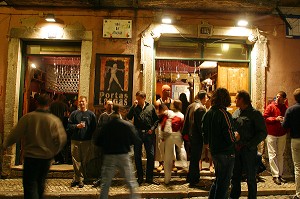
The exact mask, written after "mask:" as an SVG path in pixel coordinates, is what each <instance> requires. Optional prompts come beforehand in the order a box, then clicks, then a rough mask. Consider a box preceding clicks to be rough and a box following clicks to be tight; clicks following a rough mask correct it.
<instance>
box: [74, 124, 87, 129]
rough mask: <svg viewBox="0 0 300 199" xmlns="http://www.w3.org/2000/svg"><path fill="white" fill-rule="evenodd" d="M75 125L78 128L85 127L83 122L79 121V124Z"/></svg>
mask: <svg viewBox="0 0 300 199" xmlns="http://www.w3.org/2000/svg"><path fill="white" fill-rule="evenodd" d="M76 127H77V128H78V129H82V128H84V127H85V125H84V124H83V123H79V124H77V125H76Z"/></svg>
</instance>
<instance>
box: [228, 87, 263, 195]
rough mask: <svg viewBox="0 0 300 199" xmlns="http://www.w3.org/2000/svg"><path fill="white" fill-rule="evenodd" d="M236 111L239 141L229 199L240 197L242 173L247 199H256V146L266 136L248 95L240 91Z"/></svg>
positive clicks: (258, 115)
mask: <svg viewBox="0 0 300 199" xmlns="http://www.w3.org/2000/svg"><path fill="white" fill-rule="evenodd" d="M235 103H236V107H238V109H237V110H236V111H235V112H234V113H233V115H232V117H233V121H234V125H235V128H236V129H237V131H238V132H239V134H240V140H239V141H238V142H237V143H236V144H235V162H234V169H233V176H232V179H231V185H232V186H231V192H230V198H231V199H238V198H239V197H240V196H241V180H242V174H243V171H244V172H245V174H246V176H247V185H248V199H256V195H257V183H256V174H257V161H256V160H257V145H258V144H259V143H260V142H261V141H263V140H264V139H265V138H266V136H267V128H266V124H265V121H264V118H263V116H262V114H261V112H259V111H258V110H256V109H255V108H253V107H252V104H251V99H250V94H249V93H248V92H247V91H244V90H240V91H238V92H237V94H236V98H235Z"/></svg>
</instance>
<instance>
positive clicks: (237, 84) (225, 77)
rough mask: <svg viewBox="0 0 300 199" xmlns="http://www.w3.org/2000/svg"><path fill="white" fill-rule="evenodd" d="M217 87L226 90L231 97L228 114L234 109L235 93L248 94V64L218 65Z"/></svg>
mask: <svg viewBox="0 0 300 199" xmlns="http://www.w3.org/2000/svg"><path fill="white" fill-rule="evenodd" d="M217 87H223V88H226V89H227V90H228V91H229V93H230V96H231V107H229V109H228V111H229V112H231V113H232V112H234V110H235V109H236V106H235V103H234V100H235V96H236V93H237V91H239V90H246V91H248V92H249V90H250V89H249V64H248V63H218V80H217Z"/></svg>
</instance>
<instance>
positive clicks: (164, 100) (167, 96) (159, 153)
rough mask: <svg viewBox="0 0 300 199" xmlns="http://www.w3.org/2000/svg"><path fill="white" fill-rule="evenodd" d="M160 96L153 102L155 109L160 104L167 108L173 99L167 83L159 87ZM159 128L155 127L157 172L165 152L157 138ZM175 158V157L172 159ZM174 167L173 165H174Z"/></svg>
mask: <svg viewBox="0 0 300 199" xmlns="http://www.w3.org/2000/svg"><path fill="white" fill-rule="evenodd" d="M161 91H162V97H161V98H159V99H157V100H156V102H155V108H156V111H157V110H158V107H159V106H160V105H161V104H164V105H166V107H167V108H168V109H170V107H171V104H172V103H173V101H174V100H173V99H172V98H171V87H170V86H169V85H167V84H164V85H163V86H162V87H161ZM158 130H159V129H158V128H157V129H156V142H155V146H156V147H155V148H156V151H155V152H156V154H155V155H156V160H158V162H159V165H158V167H157V168H156V170H157V171H158V172H161V171H162V170H163V169H164V154H165V142H164V141H162V140H161V139H159V131H158ZM174 160H175V159H174ZM174 167H175V166H174Z"/></svg>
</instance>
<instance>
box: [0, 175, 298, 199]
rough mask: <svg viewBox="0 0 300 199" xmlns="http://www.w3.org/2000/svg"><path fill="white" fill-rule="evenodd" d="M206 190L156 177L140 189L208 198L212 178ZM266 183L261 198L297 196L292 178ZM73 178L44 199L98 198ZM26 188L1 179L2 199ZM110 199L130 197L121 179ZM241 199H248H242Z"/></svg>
mask: <svg viewBox="0 0 300 199" xmlns="http://www.w3.org/2000/svg"><path fill="white" fill-rule="evenodd" d="M201 179H202V180H203V181H204V182H205V184H206V187H205V188H204V189H196V188H189V187H188V184H187V183H186V182H185V178H183V177H173V178H172V181H171V182H170V184H169V185H168V186H166V185H164V184H163V178H156V180H157V181H159V182H160V183H161V185H152V184H151V185H150V184H146V183H145V184H142V186H140V187H139V188H138V191H139V192H140V193H141V195H142V197H143V198H147V199H150V198H153V199H154V198H172V199H177V198H178V199H188V198H192V199H204V198H207V196H208V191H209V188H210V185H211V183H212V180H213V177H211V176H205V177H203V178H201ZM262 179H263V182H259V183H258V195H259V196H260V197H258V199H273V198H274V199H279V198H280V199H287V198H289V196H292V195H293V194H294V193H295V184H294V182H293V180H292V179H290V180H289V181H288V182H287V183H284V184H282V185H276V184H275V183H273V181H272V177H271V176H263V178H262ZM71 181H72V179H48V180H47V184H46V191H45V195H46V198H45V199H50V198H51V199H54V198H55V199H56V198H57V199H59V198H61V199H70V198H80V199H85V198H89V199H96V198H98V197H99V192H100V189H99V188H93V187H92V185H91V184H88V183H87V185H85V186H84V187H83V188H82V189H80V188H76V187H74V188H71V187H70V183H71ZM22 195H23V187H22V180H21V179H19V178H18V179H0V199H5V198H22ZM242 195H243V196H246V195H247V186H246V183H245V182H243V183H242ZM110 196H111V197H110V198H114V199H123V198H128V189H127V188H126V186H125V184H124V182H123V181H122V180H121V179H115V180H114V181H113V183H112V186H111V189H110ZM241 198H242V199H244V198H246V197H241Z"/></svg>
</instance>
